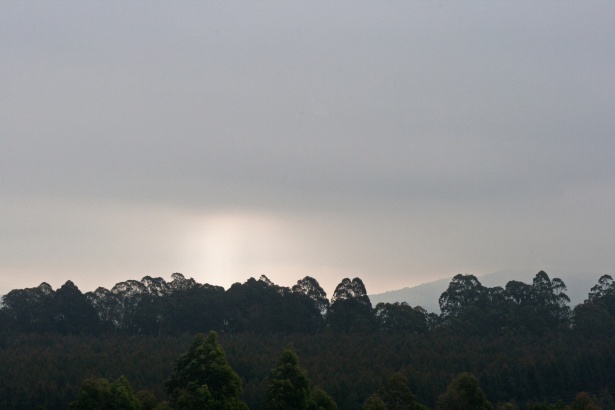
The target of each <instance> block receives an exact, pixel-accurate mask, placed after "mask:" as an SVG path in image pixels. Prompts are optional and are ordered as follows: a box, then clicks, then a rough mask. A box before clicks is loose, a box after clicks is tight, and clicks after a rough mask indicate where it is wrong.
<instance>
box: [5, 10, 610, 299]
mask: <svg viewBox="0 0 615 410" xmlns="http://www.w3.org/2000/svg"><path fill="white" fill-rule="evenodd" d="M614 20H615V3H613V2H607V1H588V2H582V3H581V2H556V1H547V2H539V3H537V2H496V3H487V2H375V1H374V2H372V1H367V2H349V1H338V2H329V3H325V2H316V3H315V2H281V1H263V2H254V3H252V2H182V3H169V2H160V1H147V2H139V1H136V2H119V1H109V2H83V3H81V2H66V1H56V2H34V1H3V2H1V3H0V27H1V28H0V32H1V33H2V35H0V47H1V48H2V50H3V58H2V61H1V62H0V89H1V90H2V93H1V94H0V291H1V290H3V289H4V290H5V291H8V290H10V289H14V288H25V287H34V286H38V285H39V284H40V283H41V282H43V281H46V282H48V283H50V284H51V285H52V286H53V287H54V288H57V287H58V286H61V284H63V283H64V282H66V280H72V281H74V282H75V284H77V286H79V288H80V289H82V290H91V289H93V288H94V287H96V286H104V287H107V288H110V287H111V286H113V285H114V284H115V283H117V282H120V281H124V280H126V279H141V278H142V277H143V276H146V275H150V276H154V277H163V278H165V279H168V278H170V275H171V273H173V272H181V273H182V274H184V275H185V276H186V277H193V278H195V280H197V281H198V282H200V283H211V284H216V285H220V286H224V287H225V288H228V286H230V284H232V283H234V282H244V281H245V280H246V279H248V278H249V277H255V278H258V277H259V276H260V275H266V276H267V277H268V278H270V279H271V280H272V281H273V282H274V283H277V284H279V285H283V286H292V285H293V284H294V283H295V282H296V281H297V280H298V279H300V278H303V277H304V276H313V277H314V278H316V279H317V280H318V281H319V282H320V284H321V285H322V287H323V288H324V289H325V290H326V291H327V294H329V295H331V293H332V292H333V289H334V288H335V286H336V285H337V284H338V283H339V282H340V280H341V279H342V278H344V277H349V278H354V277H360V278H361V279H362V280H363V281H364V283H365V285H366V287H367V289H368V292H370V293H381V292H385V291H387V290H393V289H401V288H403V287H409V286H414V285H418V284H420V283H424V282H429V281H431V280H436V279H439V278H444V277H450V276H453V275H455V274H457V273H468V274H474V275H477V276H480V275H482V274H487V273H491V272H496V271H499V270H503V269H518V268H525V267H532V268H534V267H535V269H536V272H538V271H539V270H545V271H546V272H547V273H549V275H550V276H552V277H554V276H558V272H563V271H576V272H596V277H599V276H600V275H602V274H605V273H612V271H613V268H614V267H615V253H614V252H613V251H612V249H613V247H614V245H615V237H614V236H613V232H614V231H615V215H614V213H613V209H614V205H615V138H613V131H614V130H615V116H613V112H615V79H614V76H613V72H614V71H615V42H613V41H612V39H613V38H615V27H614V25H613V24H612V22H613V21H614Z"/></svg>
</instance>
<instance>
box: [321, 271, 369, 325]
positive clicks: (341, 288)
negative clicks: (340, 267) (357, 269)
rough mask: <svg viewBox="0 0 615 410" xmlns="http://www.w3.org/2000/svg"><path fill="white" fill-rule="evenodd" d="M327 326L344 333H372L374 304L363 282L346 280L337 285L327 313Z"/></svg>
mask: <svg viewBox="0 0 615 410" xmlns="http://www.w3.org/2000/svg"><path fill="white" fill-rule="evenodd" d="M327 324H328V325H329V326H330V327H331V328H332V329H334V330H337V331H342V332H370V331H372V330H373V328H374V325H375V317H374V313H373V311H372V304H371V302H370V300H369V296H367V291H366V289H365V285H364V284H363V281H362V280H361V279H359V278H354V279H353V280H352V281H351V280H350V279H348V278H344V279H343V280H342V282H341V283H340V284H339V285H337V287H336V288H335V292H334V293H333V297H332V298H331V306H330V307H329V312H328V313H327Z"/></svg>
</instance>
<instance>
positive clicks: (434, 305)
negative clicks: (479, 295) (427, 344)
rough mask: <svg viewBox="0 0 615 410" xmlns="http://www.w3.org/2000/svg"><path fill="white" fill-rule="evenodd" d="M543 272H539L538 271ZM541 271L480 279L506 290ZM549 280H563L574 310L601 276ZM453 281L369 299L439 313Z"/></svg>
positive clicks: (499, 273)
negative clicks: (399, 303)
mask: <svg viewBox="0 0 615 410" xmlns="http://www.w3.org/2000/svg"><path fill="white" fill-rule="evenodd" d="M539 270H540V269H539ZM539 270H531V269H522V270H501V271H497V272H493V273H488V274H486V275H481V276H477V278H478V280H479V281H480V283H481V284H482V285H483V286H486V287H490V288H491V287H495V286H502V287H504V286H506V284H507V283H508V282H509V281H511V280H517V281H520V282H524V283H532V279H533V278H534V276H535V275H536V273H538V271H539ZM547 274H548V275H549V278H551V279H553V278H560V279H561V280H563V281H564V283H565V284H566V286H567V287H568V291H567V295H568V297H570V306H571V307H574V306H576V305H577V304H579V303H582V302H583V301H584V300H585V299H586V298H587V294H588V293H589V290H590V289H591V287H592V286H594V285H595V284H596V283H597V282H598V279H599V278H600V276H602V275H601V274H593V273H591V274H590V273H578V272H557V273H553V274H551V273H550V272H547ZM452 278H453V277H452V276H451V277H449V278H444V279H439V280H436V281H433V282H427V283H423V284H421V285H417V286H413V287H407V288H403V289H398V290H392V291H389V292H384V293H378V294H374V295H369V298H370V300H371V302H372V305H373V306H376V304H378V303H380V302H388V303H394V302H406V303H408V304H409V305H411V306H421V307H423V308H425V309H426V310H427V311H429V312H438V313H439V312H440V306H439V305H438V299H439V298H440V295H441V294H442V293H443V292H444V291H445V290H446V289H447V288H448V285H449V283H450V282H451V279H452Z"/></svg>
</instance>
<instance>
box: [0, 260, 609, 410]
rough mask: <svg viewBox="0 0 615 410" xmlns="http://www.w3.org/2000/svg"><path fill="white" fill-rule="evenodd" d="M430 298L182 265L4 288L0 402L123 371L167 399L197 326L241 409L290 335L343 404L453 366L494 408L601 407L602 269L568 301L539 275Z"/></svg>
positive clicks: (462, 287) (435, 380) (604, 379)
mask: <svg viewBox="0 0 615 410" xmlns="http://www.w3.org/2000/svg"><path fill="white" fill-rule="evenodd" d="M439 302H440V307H441V312H442V313H441V314H439V315H436V314H434V313H428V312H426V311H425V310H424V309H422V308H420V307H411V306H409V305H407V304H405V303H394V304H388V303H384V304H378V305H377V306H375V307H372V305H371V303H370V301H369V297H368V296H367V292H366V290H365V287H364V286H363V283H362V282H361V280H360V279H353V280H349V279H344V280H343V281H342V282H341V283H340V284H339V285H338V286H337V288H336V290H335V292H334V294H333V296H332V297H331V300H329V299H328V298H327V297H326V293H325V292H324V291H323V290H322V288H321V287H320V286H319V285H318V282H317V281H316V280H314V279H313V278H309V277H307V278H304V279H302V280H300V281H299V282H298V283H297V285H295V286H293V287H292V288H285V287H280V286H277V285H275V284H273V283H271V282H270V281H269V280H268V279H267V278H265V277H261V278H260V279H259V280H255V279H250V280H248V281H246V282H245V283H243V284H235V285H233V286H232V287H231V288H229V289H228V290H226V291H225V290H224V289H223V288H221V287H216V286H211V285H201V284H198V283H196V282H194V280H192V279H185V278H184V277H183V276H182V275H180V274H174V275H173V280H172V281H171V282H168V283H167V282H165V281H164V280H163V279H160V278H149V277H146V278H144V279H143V280H142V281H127V282H122V283H120V284H118V285H116V286H115V287H114V288H113V289H111V290H106V289H102V288H99V289H97V290H96V291H95V292H89V293H86V294H82V293H81V292H80V291H79V290H78V289H77V288H76V287H75V285H74V284H73V283H72V282H67V283H66V284H65V285H63V286H62V287H61V288H59V289H57V290H56V291H54V290H53V289H51V287H50V286H49V285H46V284H42V285H41V286H39V287H37V288H30V289H21V290H14V291H12V292H10V293H9V294H7V295H6V296H5V297H4V298H3V300H2V307H1V309H0V320H1V321H2V332H0V363H2V367H1V368H0V376H1V377H0V408H7V409H10V408H34V407H35V406H36V405H43V406H46V407H47V408H49V409H52V408H66V406H67V405H68V403H69V402H70V401H72V400H74V399H75V397H76V395H77V392H78V389H79V386H80V384H81V382H82V381H83V380H84V379H86V378H88V377H105V378H107V379H109V380H115V379H118V378H119V377H120V376H121V375H125V376H126V377H127V378H128V380H130V382H131V383H132V384H133V386H134V387H135V390H137V391H138V390H143V389H145V390H146V391H148V392H150V393H151V394H152V395H154V396H155V397H156V399H157V400H158V401H164V400H168V399H169V397H168V393H167V391H166V389H165V386H164V382H165V380H167V379H168V378H169V376H170V375H171V373H172V370H173V366H174V365H175V360H176V359H177V357H179V356H180V354H181V353H182V352H184V351H185V350H186V347H187V346H189V344H190V340H191V339H192V337H193V335H194V334H195V333H199V332H205V333H207V332H209V331H211V330H215V331H217V332H218V333H219V334H220V341H221V344H222V345H223V346H224V349H225V350H226V352H227V355H228V361H229V363H230V365H231V366H232V368H233V369H234V370H235V371H236V372H237V374H238V375H239V377H240V378H241V381H242V392H241V398H242V400H244V401H245V402H246V403H247V404H248V406H249V407H250V408H251V409H260V408H263V397H265V393H266V380H267V375H268V373H269V370H270V369H272V368H273V367H274V366H275V363H276V360H277V358H278V357H279V353H280V351H281V350H282V349H283V348H284V346H286V345H287V344H288V343H293V344H294V346H295V349H296V351H297V354H298V356H299V357H300V358H301V362H302V364H303V365H304V366H305V369H306V370H307V372H308V374H309V375H310V379H311V380H312V382H313V383H314V384H315V385H316V386H321V387H322V388H323V389H324V390H325V391H326V392H327V393H328V394H329V395H330V396H331V397H332V398H333V400H334V401H335V402H336V403H337V405H338V406H339V408H340V409H358V408H361V407H362V406H363V405H364V404H365V402H366V400H367V399H368V398H369V397H370V396H372V395H373V394H374V393H376V392H378V391H382V389H384V387H385V386H386V384H387V380H389V379H390V377H391V375H393V374H397V373H399V374H401V375H403V377H405V378H406V379H407V380H408V386H409V388H410V389H411V391H412V393H413V394H414V395H415V396H416V400H417V402H420V403H424V404H425V405H427V406H429V407H435V406H436V402H437V399H438V397H439V396H440V395H442V394H443V392H444V391H445V390H446V387H447V385H449V383H451V381H452V380H454V379H455V378H456V377H457V376H458V375H459V374H461V373H463V372H469V373H472V374H473V375H475V376H476V377H477V380H478V381H479V382H480V386H481V387H482V389H483V390H484V392H485V394H486V397H487V398H488V399H489V400H490V401H491V402H492V403H494V405H497V403H508V404H511V403H514V405H515V406H518V407H519V408H528V407H529V406H530V404H531V403H536V402H551V403H555V402H557V401H558V400H561V401H562V402H563V403H571V402H572V401H573V400H574V398H575V395H576V394H577V393H579V392H582V391H586V392H588V393H589V395H590V396H593V400H594V402H596V403H597V402H600V403H601V404H602V405H603V407H605V408H606V407H608V406H610V405H611V403H612V397H611V395H610V393H609V392H612V391H614V390H615V284H614V283H613V279H612V278H611V277H610V276H603V277H601V278H600V279H599V281H598V283H597V284H596V286H594V287H593V288H592V289H591V290H590V292H589V295H588V299H587V300H586V301H585V302H584V303H582V304H580V305H577V306H576V307H574V309H571V307H570V306H569V300H568V298H567V296H566V287H565V284H564V283H563V282H562V281H561V280H559V279H556V278H555V279H552V280H551V279H550V278H549V277H548V275H547V274H546V273H545V272H539V273H538V274H537V275H536V277H535V278H534V280H533V281H532V283H531V284H525V283H522V282H516V281H511V282H509V283H508V284H507V285H506V286H505V287H504V288H500V287H496V288H486V287H484V286H482V285H481V284H480V282H479V281H478V280H477V279H476V277H474V276H472V275H457V276H456V277H455V278H454V279H453V280H452V282H451V283H450V284H449V287H448V289H447V290H446V292H444V293H443V294H442V296H441V297H440V300H439ZM511 405H512V404H511ZM614 405H615V404H614ZM544 408H546V407H544Z"/></svg>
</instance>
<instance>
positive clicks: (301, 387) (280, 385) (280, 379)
mask: <svg viewBox="0 0 615 410" xmlns="http://www.w3.org/2000/svg"><path fill="white" fill-rule="evenodd" d="M309 399H310V381H309V379H308V375H307V372H306V371H305V370H304V369H302V368H301V367H299V359H298V358H297V354H296V353H295V351H294V349H293V348H292V346H289V347H287V348H286V349H284V351H283V352H282V357H280V360H279V361H278V365H277V366H276V367H275V368H273V369H271V371H270V373H269V383H268V385H267V393H266V397H265V409H267V410H286V409H296V410H303V409H307V406H308V401H309Z"/></svg>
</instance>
